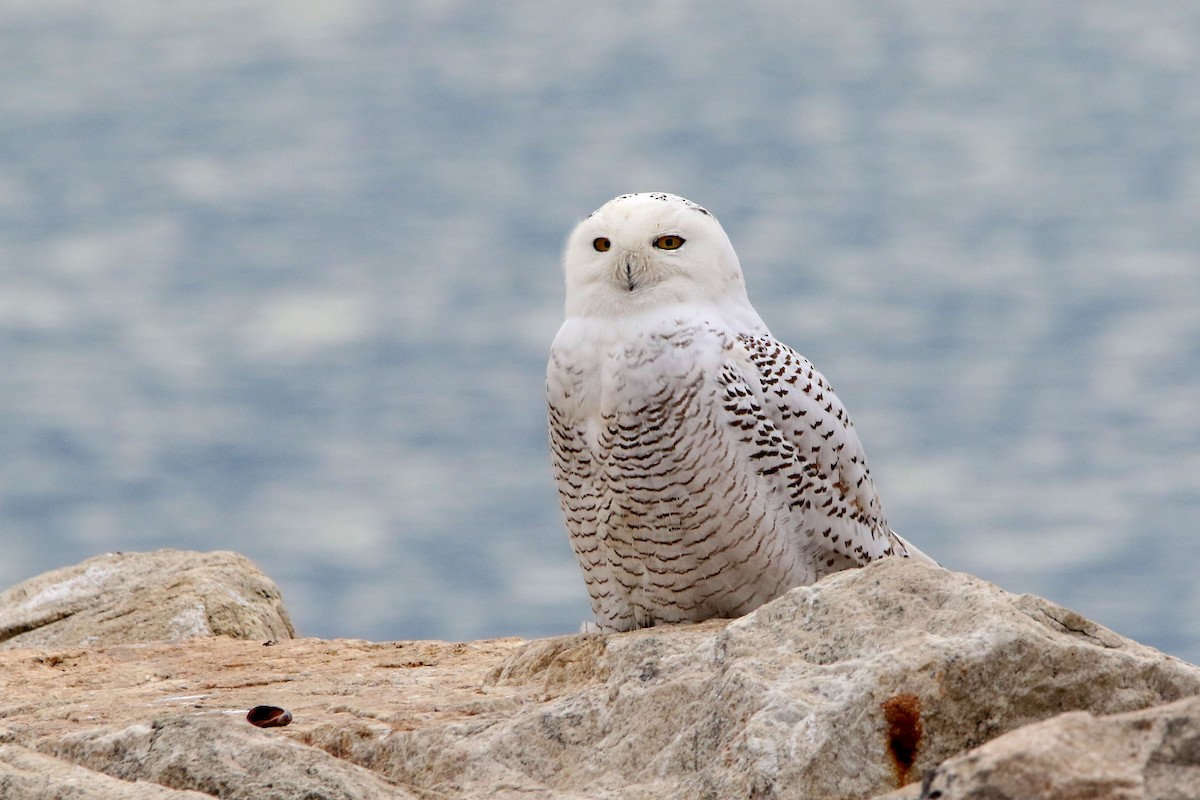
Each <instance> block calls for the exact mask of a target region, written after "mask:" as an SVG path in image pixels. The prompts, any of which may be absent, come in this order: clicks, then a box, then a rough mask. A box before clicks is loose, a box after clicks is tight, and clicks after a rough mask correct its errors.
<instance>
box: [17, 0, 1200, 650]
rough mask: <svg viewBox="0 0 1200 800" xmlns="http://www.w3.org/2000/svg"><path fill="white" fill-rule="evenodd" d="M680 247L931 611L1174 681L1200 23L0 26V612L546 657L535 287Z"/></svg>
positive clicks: (141, 4) (1019, 13)
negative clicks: (146, 613) (185, 586)
mask: <svg viewBox="0 0 1200 800" xmlns="http://www.w3.org/2000/svg"><path fill="white" fill-rule="evenodd" d="M648 189H661V190H667V191H673V192H676V193H679V194H682V195H684V196H687V197H690V198H691V199H694V200H696V201H698V202H700V203H702V204H704V205H705V206H707V207H708V208H709V209H710V210H712V211H713V212H714V213H715V214H716V215H717V216H718V217H719V218H720V219H721V221H722V222H723V224H724V225H725V227H726V229H727V230H728V231H729V233H730V235H731V237H732V239H733V241H734V244H735V246H736V247H737V249H738V251H739V253H740V255H741V258H742V263H743V266H744V268H745V271H746V274H747V281H748V284H749V287H750V294H751V297H752V298H753V299H754V300H755V302H756V305H757V306H758V308H759V310H760V311H761V313H762V315H763V317H764V318H765V319H766V320H767V322H768V324H770V325H771V326H772V328H773V330H774V332H775V333H776V335H777V336H779V337H780V338H781V339H783V340H784V341H787V342H789V343H790V344H792V345H794V346H795V347H797V349H799V350H800V351H801V352H803V353H804V354H805V355H807V356H808V357H809V358H811V359H812V360H813V361H814V362H815V363H816V364H817V365H818V366H819V367H820V368H821V369H822V370H823V371H824V372H825V374H826V376H827V377H828V378H829V379H830V380H831V381H832V383H833V384H834V386H835V387H837V389H838V392H839V395H840V396H841V397H842V399H843V400H844V401H845V402H846V404H847V405H848V407H849V408H850V411H851V413H852V414H853V416H854V419H855V422H856V425H857V427H858V430H859V433H860V436H861V438H862V439H863V442H864V444H865V446H866V448H867V453H868V455H869V457H870V460H871V463H872V469H873V472H874V474H875V476H876V478H877V481H878V484H879V486H880V489H881V492H882V493H883V497H884V502H885V505H886V507H887V510H888V513H889V517H890V519H891V522H892V524H893V525H894V527H896V529H897V530H899V531H901V532H902V533H903V534H904V535H905V536H906V537H908V538H910V539H911V540H912V541H913V542H915V543H917V544H918V545H919V546H920V547H921V548H922V549H924V550H925V551H926V552H928V553H930V554H932V555H934V556H935V557H937V558H939V559H940V560H942V561H943V562H944V563H946V564H947V565H949V566H952V567H954V568H957V569H962V570H966V571H969V572H973V573H975V574H978V575H980V576H983V577H985V578H988V579H990V580H993V581H996V582H997V583H999V584H1000V585H1002V586H1004V587H1005V588H1008V589H1010V590H1013V591H1030V592H1036V593H1038V594H1042V595H1044V596H1047V597H1050V598H1052V599H1054V600H1056V601H1058V602H1061V603H1063V604H1065V605H1068V606H1070V607H1072V608H1074V609H1076V610H1078V611H1080V612H1082V613H1084V614H1086V615H1088V616H1090V617H1093V618H1095V619H1097V620H1098V621H1100V622H1102V623H1104V624H1106V625H1109V626H1110V627H1113V628H1115V629H1116V630H1117V631H1119V632H1121V633H1124V634H1126V635H1129V636H1132V637H1134V638H1137V639H1139V640H1141V641H1144V642H1147V643H1149V644H1152V645H1155V646H1157V647H1160V648H1163V649H1165V650H1167V651H1169V652H1172V653H1175V654H1178V655H1180V656H1183V657H1185V658H1188V659H1190V660H1193V661H1200V590H1198V588H1197V582H1196V581H1195V579H1194V572H1195V570H1194V568H1193V566H1192V565H1193V564H1194V563H1196V562H1197V561H1200V539H1198V537H1197V536H1196V527H1197V522H1198V521H1200V422H1198V419H1200V417H1198V414H1197V412H1198V410H1200V224H1198V222H1200V208H1198V200H1200V7H1197V6H1196V5H1195V4H1193V3H1189V2H1176V3H1171V2H1162V3H1152V4H1148V5H1138V6H1137V7H1133V6H1129V5H1128V4H1125V3H1119V2H1115V1H1111V0H1104V1H1098V2H1082V1H1078V2H1075V1H1071V0H1064V2H1060V3H1056V4H1053V5H1050V6H1047V5H1046V4H1041V3H1031V2H1018V3H1012V2H999V0H994V1H991V0H989V1H987V2H978V3H972V4H969V5H968V4H957V3H949V2H934V3H929V2H920V3H919V2H900V3H889V4H869V3H839V4H824V3H800V4H797V3H784V2H775V3H760V4H756V5H754V6H752V7H746V8H741V7H739V8H736V9H734V8H725V7H721V6H715V5H708V4H694V3H676V2H659V3H614V4H603V5H600V6H596V7H589V8H583V9H575V10H573V11H571V12H568V11H566V10H564V9H562V8H560V7H559V6H558V5H556V4H551V3H525V4H522V5H521V6H520V7H519V8H508V7H505V6H484V7H479V4H473V3H465V2H444V1H443V0H439V2H426V3H418V2H410V3H403V4H387V3H373V2H366V1H365V0H354V1H352V2H345V3H340V4H336V5H332V4H324V3H301V2H295V3H288V4H277V3H266V2H249V1H247V2H223V3H222V2H213V3H205V4H199V5H196V6H194V7H193V6H187V7H174V6H173V7H169V8H168V7H166V6H163V5H161V4H156V3H151V2H146V1H145V0H127V1H126V2H114V3H108V4H105V5H103V6H101V7H97V6H95V5H94V4H90V3H83V2H79V0H62V2H49V3H47V2H38V3H32V2H12V3H8V4H5V5H4V6H0V552H2V553H3V556H2V557H0V585H10V584H13V583H16V582H18V581H20V580H23V579H25V578H28V577H30V576H32V575H35V574H37V573H39V572H41V571H44V570H46V569H51V568H54V567H58V566H63V565H67V564H71V563H75V562H77V561H79V560H82V559H83V558H86V557H88V556H90V555H94V554H96V553H100V552H106V551H115V550H144V549H152V548H158V547H179V548H194V549H234V550H238V551H240V552H243V553H246V554H247V555H249V556H250V557H251V558H253V559H254V560H255V561H257V562H258V563H259V565H260V566H261V567H262V568H263V569H264V570H265V571H266V572H267V573H268V574H269V575H271V576H272V577H273V578H275V579H276V580H277V581H278V582H279V583H280V585H281V587H282V589H283V592H284V596H285V600H286V602H287V604H288V607H289V608H290V609H291V611H292V613H293V616H294V617H295V620H296V622H297V625H298V628H299V629H300V632H301V633H302V634H306V635H315V636H354V637H364V638H371V639H377V640H384V639H399V638H424V637H440V638H448V639H466V638H476V637H484V636H498V635H522V636H535V635H544V634H551V633H560V632H566V631H571V630H575V629H577V627H578V624H579V622H580V621H581V620H583V619H585V618H586V617H587V616H588V612H587V605H586V600H585V595H584V591H583V585H582V580H581V579H580V577H579V575H578V573H577V568H576V567H575V565H574V562H573V559H572V557H571V554H570V551H569V548H568V546H567V544H566V539H565V533H564V531H563V528H562V524H561V521H560V519H559V515H558V509H557V505H556V502H557V501H556V498H555V495H554V492H553V487H552V484H551V479H550V472H549V466H548V456H547V452H546V442H545V434H544V420H543V407H542V375H543V370H544V363H545V355H546V351H547V348H548V346H549V343H550V340H551V339H552V338H553V335H554V332H555V330H556V328H557V325H558V324H559V321H560V314H561V312H560V305H561V300H562V290H561V286H560V275H559V266H558V255H559V250H560V247H561V244H562V240H563V238H564V237H565V236H566V234H567V232H568V231H569V230H570V228H571V227H572V225H573V224H574V223H575V221H577V220H578V219H579V218H581V217H582V216H584V215H586V214H587V213H589V212H590V211H591V210H592V209H594V208H595V207H597V206H599V205H600V204H601V203H603V202H604V201H606V200H607V199H609V198H610V197H611V196H613V195H616V194H619V193H622V192H626V191H637V190H648Z"/></svg>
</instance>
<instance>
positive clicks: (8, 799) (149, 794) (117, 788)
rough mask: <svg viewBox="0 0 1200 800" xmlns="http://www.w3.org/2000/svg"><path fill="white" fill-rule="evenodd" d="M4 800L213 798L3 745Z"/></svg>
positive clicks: (0, 791) (0, 785) (0, 793)
mask: <svg viewBox="0 0 1200 800" xmlns="http://www.w3.org/2000/svg"><path fill="white" fill-rule="evenodd" d="M0 797H3V798H5V800H211V795H207V794H201V793H200V792H187V791H179V790H176V789H168V788H166V787H164V786H159V785H157V784H154V783H129V782H128V781H122V780H118V779H116V778H110V777H109V776H107V775H102V774H101V773H99V772H93V771H92V770H90V769H85V768H83V767H78V766H75V765H74V764H69V763H67V762H65V761H62V760H60V759H57V758H53V757H51V756H47V755H42V754H41V753H35V752H33V751H32V750H27V749H26V748H24V747H18V746H17V745H11V744H8V745H6V744H0Z"/></svg>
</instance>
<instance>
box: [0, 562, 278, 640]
mask: <svg viewBox="0 0 1200 800" xmlns="http://www.w3.org/2000/svg"><path fill="white" fill-rule="evenodd" d="M294 635H295V632H294V631H293V629H292V623H291V620H290V619H289V618H288V614H287V610H286V609H284V607H283V601H282V599H281V598H280V595H279V589H278V587H277V586H276V585H275V583H274V582H273V581H272V580H271V579H270V578H268V577H267V576H266V575H264V574H263V573H262V572H260V571H259V569H258V567H256V566H255V565H254V563H253V562H252V561H250V560H249V559H248V558H246V557H245V556H241V555H238V554H237V553H231V552H225V551H216V552H210V553H195V552H189V551H182V550H156V551H154V552H150V553H110V554H107V555H102V556H96V557H95V558H91V559H88V560H87V561H84V562H83V563H81V564H77V565H75V566H73V567H65V568H63V569H57V570H54V571H52V572H46V573H43V574H41V575H38V576H37V577H35V578H31V579H30V580H28V581H25V582H24V583H21V584H18V585H17V586H14V587H13V588H11V589H9V590H7V591H5V592H3V593H2V594H0V648H13V647H68V646H72V645H84V644H116V643H128V642H148V641H179V640H183V639H190V638H193V637H198V636H232V637H234V638H239V639H283V638H290V637H292V636H294Z"/></svg>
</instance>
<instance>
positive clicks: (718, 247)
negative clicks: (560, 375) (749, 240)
mask: <svg viewBox="0 0 1200 800" xmlns="http://www.w3.org/2000/svg"><path fill="white" fill-rule="evenodd" d="M563 266H564V269H565V271H566V283H567V316H569V317H570V316H626V315H632V314H638V313H642V312H645V311H647V310H651V309H654V308H657V307H665V306H670V305H679V304H689V305H694V306H713V307H715V308H717V309H721V308H724V307H733V308H744V309H749V310H750V312H751V313H753V310H752V309H750V301H749V300H748V299H747V297H746V286H745V281H744V280H743V278H742V267H741V265H740V264H739V263H738V257H737V254H736V253H735V252H734V251H733V245H731V244H730V243H729V237H728V236H726V235H725V231H724V230H723V229H722V228H721V224H720V223H719V222H717V219H716V217H714V216H713V215H712V214H710V213H709V212H708V211H706V210H705V209H704V208H702V207H701V206H698V205H696V204H695V203H693V202H691V201H690V200H685V199H683V198H682V197H678V196H676V195H673V194H665V193H663V192H644V193H640V194H625V195H621V196H620V197H618V198H616V199H613V200H610V201H608V202H607V203H605V204H604V205H603V206H601V207H600V208H599V209H597V210H596V211H594V212H593V213H592V214H591V216H589V217H588V218H587V219H585V220H584V221H583V222H581V223H579V225H578V226H576V228H575V230H574V231H573V232H572V233H571V236H570V238H568V239H567V247H566V252H565V253H564V254H563Z"/></svg>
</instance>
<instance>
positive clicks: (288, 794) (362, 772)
mask: <svg viewBox="0 0 1200 800" xmlns="http://www.w3.org/2000/svg"><path fill="white" fill-rule="evenodd" d="M239 723H241V724H239ZM46 749H47V750H49V751H51V752H52V753H53V754H54V755H56V756H58V757H60V758H63V759H66V760H68V761H71V762H73V763H75V764H78V765H80V766H82V767H88V768H91V769H94V770H97V771H99V772H103V773H105V774H106V775H111V776H112V777H114V778H120V779H122V780H124V781H138V782H142V781H146V782H153V783H157V784H162V785H165V786H170V787H172V788H174V789H194V790H196V791H199V792H202V793H204V794H205V795H211V796H215V797H220V798H222V800H296V798H306V800H349V799H350V798H353V800H405V798H412V799H413V800H415V798H416V795H414V794H412V793H410V792H408V791H406V790H405V789H404V788H402V787H400V786H397V785H396V784H395V783H393V782H391V781H389V780H387V779H385V778H383V777H381V776H379V775H377V774H375V773H374V772H371V771H370V770H367V769H364V768H362V767H359V766H355V765H354V764H348V763H346V762H345V761H341V760H339V759H337V758H334V757H333V756H331V755H329V754H328V753H324V752H322V751H320V750H317V749H316V748H312V747H305V746H304V745H302V744H297V743H296V742H293V741H291V740H290V739H288V738H287V737H285V736H281V735H279V734H277V733H275V732H274V731H263V730H259V729H257V728H252V727H250V726H249V725H247V724H245V723H244V722H241V720H240V719H238V718H227V719H211V718H205V717H168V718H165V719H158V720H154V721H153V722H150V723H148V724H143V725H134V726H132V727H129V728H125V729H123V730H119V731H112V732H105V733H103V734H100V735H96V733H94V732H88V733H81V734H74V735H70V736H65V737H63V738H62V739H60V740H59V741H57V742H55V743H53V744H48V745H46ZM129 785H131V786H135V785H137V786H140V785H142V784H141V783H138V784H129ZM131 796H136V795H131Z"/></svg>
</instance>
